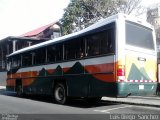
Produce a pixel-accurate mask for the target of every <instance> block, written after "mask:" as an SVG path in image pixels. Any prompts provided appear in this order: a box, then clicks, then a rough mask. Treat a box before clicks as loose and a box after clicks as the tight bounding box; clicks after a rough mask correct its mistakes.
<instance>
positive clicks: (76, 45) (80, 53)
mask: <svg viewBox="0 0 160 120" xmlns="http://www.w3.org/2000/svg"><path fill="white" fill-rule="evenodd" d="M82 57H84V41H83V38H79V39H73V40H70V41H67V42H66V43H65V44H64V59H65V60H70V59H78V58H82Z"/></svg>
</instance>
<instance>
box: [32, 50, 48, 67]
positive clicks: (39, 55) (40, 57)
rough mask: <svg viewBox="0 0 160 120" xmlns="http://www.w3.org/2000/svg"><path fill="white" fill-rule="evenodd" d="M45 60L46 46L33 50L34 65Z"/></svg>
mask: <svg viewBox="0 0 160 120" xmlns="http://www.w3.org/2000/svg"><path fill="white" fill-rule="evenodd" d="M45 62H46V48H40V49H37V50H36V51H35V55H34V65H37V64H44V63H45Z"/></svg>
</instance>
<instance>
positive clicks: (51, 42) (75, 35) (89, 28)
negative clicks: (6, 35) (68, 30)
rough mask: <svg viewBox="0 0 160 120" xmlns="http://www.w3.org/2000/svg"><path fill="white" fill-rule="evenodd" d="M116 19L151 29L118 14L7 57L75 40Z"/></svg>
mask: <svg viewBox="0 0 160 120" xmlns="http://www.w3.org/2000/svg"><path fill="white" fill-rule="evenodd" d="M117 19H123V20H128V21H131V22H135V23H138V24H141V25H144V26H146V27H148V28H151V29H153V27H152V25H150V24H149V23H147V22H146V21H143V20H142V19H138V18H137V17H133V16H130V15H126V14H123V13H119V14H116V15H113V16H110V17H108V18H105V19H101V20H99V21H98V22H97V23H95V24H93V25H91V26H89V27H87V28H85V29H83V30H81V31H78V32H75V33H72V34H68V35H65V36H62V37H59V38H54V39H51V40H48V41H46V42H42V43H39V44H36V45H33V46H30V47H26V48H23V49H20V50H17V51H15V52H13V53H11V54H10V55H8V56H7V57H10V56H13V55H17V54H20V53H24V52H27V51H30V50H34V49H38V48H40V47H45V46H47V45H50V44H54V43H57V42H61V41H64V40H68V39H72V38H75V37H77V36H83V34H85V33H87V32H89V31H90V30H94V29H96V28H99V27H102V26H104V25H106V24H109V23H112V22H114V21H116V20H117Z"/></svg>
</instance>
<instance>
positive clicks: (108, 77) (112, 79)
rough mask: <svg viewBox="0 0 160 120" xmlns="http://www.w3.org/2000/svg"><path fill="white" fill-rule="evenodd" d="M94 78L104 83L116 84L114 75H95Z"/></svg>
mask: <svg viewBox="0 0 160 120" xmlns="http://www.w3.org/2000/svg"><path fill="white" fill-rule="evenodd" d="M93 76H94V78H96V79H98V80H101V81H104V82H116V80H115V77H114V74H95V75H93Z"/></svg>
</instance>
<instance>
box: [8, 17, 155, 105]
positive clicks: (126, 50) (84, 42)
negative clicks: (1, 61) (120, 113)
mask: <svg viewBox="0 0 160 120" xmlns="http://www.w3.org/2000/svg"><path fill="white" fill-rule="evenodd" d="M155 42H156V41H155V34H154V29H153V27H152V26H151V25H150V24H148V23H147V22H145V21H141V20H139V19H137V18H135V17H131V16H127V15H125V14H117V15H114V16H111V17H109V18H106V19H103V20H101V21H99V22H97V23H95V24H93V25H91V26H90V27H88V28H86V29H84V30H81V31H79V32H76V33H73V34H69V35H66V36H63V37H60V38H55V39H53V40H50V41H46V42H43V43H40V44H37V45H34V46H31V47H28V48H24V49H21V50H18V51H16V52H14V53H12V54H10V55H9V56H8V57H7V59H8V62H7V63H8V65H7V66H8V77H7V90H10V91H15V92H17V94H18V95H22V94H46V95H51V96H54V99H55V101H56V102H57V103H60V104H64V103H66V101H67V100H68V98H69V97H79V98H85V99H87V100H100V99H101V97H103V96H112V97H127V96H128V95H153V94H155V92H156V87H157V79H156V65H157V57H156V55H157V53H156V43H155Z"/></svg>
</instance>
